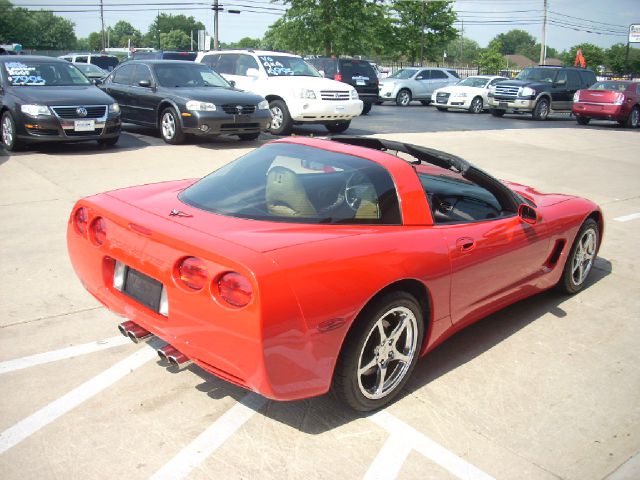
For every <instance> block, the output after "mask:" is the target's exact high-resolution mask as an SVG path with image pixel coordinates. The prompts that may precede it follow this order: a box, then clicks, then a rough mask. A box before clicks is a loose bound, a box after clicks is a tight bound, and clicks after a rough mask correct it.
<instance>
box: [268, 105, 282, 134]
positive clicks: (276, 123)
mask: <svg viewBox="0 0 640 480" xmlns="http://www.w3.org/2000/svg"><path fill="white" fill-rule="evenodd" d="M283 121H284V114H283V113H282V109H281V108H280V107H278V106H277V105H274V106H272V107H271V130H279V129H280V127H282V122H283Z"/></svg>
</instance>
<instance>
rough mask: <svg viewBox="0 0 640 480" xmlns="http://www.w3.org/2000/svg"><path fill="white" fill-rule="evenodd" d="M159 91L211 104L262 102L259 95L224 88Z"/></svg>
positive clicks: (168, 89) (165, 89)
mask: <svg viewBox="0 0 640 480" xmlns="http://www.w3.org/2000/svg"><path fill="white" fill-rule="evenodd" d="M159 91H161V92H163V93H165V94H166V95H167V96H173V97H174V98H179V99H181V100H183V101H187V100H198V101H200V102H212V103H217V104H221V103H236V102H237V103H258V102H260V101H262V100H264V99H263V98H262V97H261V96H260V95H256V94H255V93H250V92H245V91H244V90H238V89H235V88H224V87H186V88H182V87H181V88H162V87H161V88H160V89H159Z"/></svg>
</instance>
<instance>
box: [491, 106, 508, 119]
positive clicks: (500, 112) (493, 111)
mask: <svg viewBox="0 0 640 480" xmlns="http://www.w3.org/2000/svg"><path fill="white" fill-rule="evenodd" d="M504 113H505V110H500V109H499V108H492V109H491V115H493V116H494V117H503V116H504Z"/></svg>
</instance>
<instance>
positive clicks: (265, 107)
mask: <svg viewBox="0 0 640 480" xmlns="http://www.w3.org/2000/svg"><path fill="white" fill-rule="evenodd" d="M258 110H269V102H268V101H267V100H262V101H261V102H260V103H258Z"/></svg>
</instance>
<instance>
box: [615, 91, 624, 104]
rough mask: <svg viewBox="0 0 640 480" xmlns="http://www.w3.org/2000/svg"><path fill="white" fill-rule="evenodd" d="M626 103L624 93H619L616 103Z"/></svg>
mask: <svg viewBox="0 0 640 480" xmlns="http://www.w3.org/2000/svg"><path fill="white" fill-rule="evenodd" d="M623 103H624V93H617V94H616V99H615V100H614V101H613V104H614V105H622V104H623Z"/></svg>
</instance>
